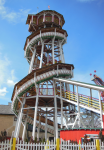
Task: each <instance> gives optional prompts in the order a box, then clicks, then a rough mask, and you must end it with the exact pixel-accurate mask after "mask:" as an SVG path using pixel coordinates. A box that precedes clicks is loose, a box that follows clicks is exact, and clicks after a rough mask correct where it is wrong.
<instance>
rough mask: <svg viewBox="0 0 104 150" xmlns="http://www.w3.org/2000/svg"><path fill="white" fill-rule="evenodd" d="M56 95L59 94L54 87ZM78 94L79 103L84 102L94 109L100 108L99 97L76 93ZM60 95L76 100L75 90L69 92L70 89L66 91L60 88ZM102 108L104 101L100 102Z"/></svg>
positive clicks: (103, 108) (103, 107)
mask: <svg viewBox="0 0 104 150" xmlns="http://www.w3.org/2000/svg"><path fill="white" fill-rule="evenodd" d="M56 95H58V96H60V90H59V89H56ZM78 95H79V103H80V104H84V105H87V106H88V107H92V108H94V109H99V110H100V105H99V99H95V98H93V97H90V96H86V95H82V94H78ZM62 97H63V98H66V99H68V100H69V101H75V102H77V95H76V93H75V92H71V91H67V92H66V91H64V90H62ZM102 110H103V111H104V103H102Z"/></svg>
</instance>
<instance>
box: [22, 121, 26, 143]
mask: <svg viewBox="0 0 104 150" xmlns="http://www.w3.org/2000/svg"><path fill="white" fill-rule="evenodd" d="M26 125H27V118H26V120H25V124H24V127H23V134H22V141H24V138H25V132H26Z"/></svg>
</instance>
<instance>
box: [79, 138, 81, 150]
mask: <svg viewBox="0 0 104 150" xmlns="http://www.w3.org/2000/svg"><path fill="white" fill-rule="evenodd" d="M79 150H81V142H80V140H79Z"/></svg>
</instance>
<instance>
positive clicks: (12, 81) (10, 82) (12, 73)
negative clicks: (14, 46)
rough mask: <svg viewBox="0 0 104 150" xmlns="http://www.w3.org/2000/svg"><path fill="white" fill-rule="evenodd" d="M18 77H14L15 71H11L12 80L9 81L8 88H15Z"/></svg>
mask: <svg viewBox="0 0 104 150" xmlns="http://www.w3.org/2000/svg"><path fill="white" fill-rule="evenodd" d="M14 80H16V77H15V76H14V70H11V79H7V85H8V86H14V85H15V84H16V83H17V82H15V81H14Z"/></svg>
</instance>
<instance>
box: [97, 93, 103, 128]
mask: <svg viewBox="0 0 104 150" xmlns="http://www.w3.org/2000/svg"><path fill="white" fill-rule="evenodd" d="M98 94H99V106H100V120H101V128H103V120H102V104H101V97H100V91H98Z"/></svg>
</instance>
